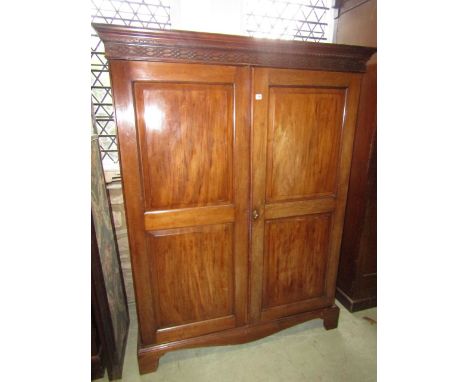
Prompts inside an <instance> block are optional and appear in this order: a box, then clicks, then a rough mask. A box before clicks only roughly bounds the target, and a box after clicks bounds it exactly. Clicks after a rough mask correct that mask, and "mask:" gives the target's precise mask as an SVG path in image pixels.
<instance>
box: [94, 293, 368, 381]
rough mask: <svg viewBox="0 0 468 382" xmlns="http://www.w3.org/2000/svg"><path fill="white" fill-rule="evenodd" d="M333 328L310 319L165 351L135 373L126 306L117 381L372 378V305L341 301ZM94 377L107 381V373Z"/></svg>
mask: <svg viewBox="0 0 468 382" xmlns="http://www.w3.org/2000/svg"><path fill="white" fill-rule="evenodd" d="M336 303H337V305H338V306H339V307H340V309H341V311H340V320H339V324H338V328H337V329H334V330H330V331H326V330H325V329H324V328H323V325H322V320H313V321H309V322H306V323H303V324H300V325H297V326H295V327H292V328H289V329H286V330H284V331H282V332H279V333H276V334H274V335H272V336H269V337H265V338H263V339H261V340H258V341H254V342H250V343H247V344H243V345H233V346H217V347H206V348H198V349H186V350H178V351H174V352H169V353H167V354H166V355H164V356H163V357H162V358H161V359H160V361H159V368H158V370H157V371H156V372H155V373H151V374H145V375H142V376H140V375H139V373H138V364H137V358H136V347H137V323H136V312H135V307H134V305H131V306H130V320H131V321H130V331H129V335H128V343H127V350H126V354H125V361H124V367H123V374H122V381H125V382H127V381H128V382H133V381H142V382H148V381H155V382H158V381H164V382H173V381H177V382H184V381H189V382H198V381H203V382H207V381H215V382H218V381H222V382H225V381H226V382H228V381H232V382H234V381H236V382H237V381H246V382H250V381H256V382H257V381H259V382H261V381H265V382H274V381H288V382H290V381H291V382H292V381H313V382H315V381H320V382H325V381H330V382H341V381H343V382H344V381H346V382H353V381H356V382H367V381H376V380H377V365H376V359H377V354H376V353H377V323H376V321H377V308H372V309H367V310H363V311H361V312H357V313H349V312H348V311H347V310H346V309H345V308H344V307H343V306H342V305H340V304H339V303H338V302H336ZM96 381H99V382H103V381H108V378H107V375H106V376H104V378H102V379H98V380H96Z"/></svg>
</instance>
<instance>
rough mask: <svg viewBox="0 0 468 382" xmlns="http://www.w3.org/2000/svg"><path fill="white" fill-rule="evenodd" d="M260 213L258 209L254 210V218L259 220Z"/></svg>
mask: <svg viewBox="0 0 468 382" xmlns="http://www.w3.org/2000/svg"><path fill="white" fill-rule="evenodd" d="M259 216H260V215H259V214H258V211H257V210H253V211H252V219H253V220H257V219H258V217H259Z"/></svg>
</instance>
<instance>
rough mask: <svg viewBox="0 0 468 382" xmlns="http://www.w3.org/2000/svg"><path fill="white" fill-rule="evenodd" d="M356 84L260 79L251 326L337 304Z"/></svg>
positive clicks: (296, 75) (342, 77) (271, 72)
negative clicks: (335, 295)
mask: <svg viewBox="0 0 468 382" xmlns="http://www.w3.org/2000/svg"><path fill="white" fill-rule="evenodd" d="M360 78H361V75H360V74H350V73H339V72H314V71H306V70H287V69H268V68H259V69H254V75H253V93H254V97H253V101H252V102H253V133H252V134H253V135H252V136H253V148H252V171H253V178H252V179H253V185H252V187H253V190H252V208H253V211H252V276H251V277H252V280H251V281H252V283H251V286H252V290H251V293H252V300H251V316H252V319H253V320H254V321H258V320H260V321H266V320H271V319H275V318H279V317H283V316H288V315H292V314H297V313H301V312H305V311H309V310H313V309H316V308H320V307H325V306H330V305H332V304H333V301H334V294H335V282H336V272H337V266H338V256H339V248H340V241H341V233H342V227H343V215H344V208H345V203H346V193H347V188H348V178H349V168H350V160H351V154H352V148H353V137H354V125H355V119H356V107H357V102H358V95H359V86H360Z"/></svg>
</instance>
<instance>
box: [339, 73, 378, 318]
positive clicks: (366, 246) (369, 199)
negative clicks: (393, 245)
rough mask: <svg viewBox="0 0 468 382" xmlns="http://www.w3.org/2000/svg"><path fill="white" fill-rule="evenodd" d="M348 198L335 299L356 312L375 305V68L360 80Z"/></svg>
mask: <svg viewBox="0 0 468 382" xmlns="http://www.w3.org/2000/svg"><path fill="white" fill-rule="evenodd" d="M348 199H349V202H348V205H347V208H346V216H345V222H344V229H343V244H342V246H341V257H340V268H339V273H338V280H337V293H336V297H337V299H338V300H339V301H340V302H341V303H342V304H343V305H344V306H345V307H346V308H347V309H349V310H350V311H357V310H361V309H366V308H370V307H373V306H376V305H377V65H369V68H368V72H367V73H366V74H365V75H364V78H363V83H362V91H361V99H360V103H359V113H358V121H357V125H356V139H355V143H354V149H353V161H352V167H351V176H350V182H349V196H348Z"/></svg>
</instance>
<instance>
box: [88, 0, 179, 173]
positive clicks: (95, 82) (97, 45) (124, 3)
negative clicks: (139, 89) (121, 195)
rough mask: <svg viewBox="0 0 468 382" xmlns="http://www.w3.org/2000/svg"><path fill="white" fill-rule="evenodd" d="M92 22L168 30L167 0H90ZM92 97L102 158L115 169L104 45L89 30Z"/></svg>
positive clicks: (107, 70)
mask: <svg viewBox="0 0 468 382" xmlns="http://www.w3.org/2000/svg"><path fill="white" fill-rule="evenodd" d="M91 6H92V12H91V21H92V22H94V23H105V24H117V25H127V26H133V27H140V28H150V29H170V28H171V16H170V0H91ZM91 99H92V104H93V112H94V116H95V121H96V128H97V130H98V131H97V134H98V135H99V147H100V149H101V159H102V162H103V166H104V168H105V169H118V161H119V156H118V149H117V136H116V126H115V117H114V106H113V103H112V92H111V88H110V78H109V66H108V63H107V60H106V58H105V56H104V44H103V43H102V41H101V40H100V39H99V37H98V36H97V35H96V32H95V31H94V30H93V29H92V31H91Z"/></svg>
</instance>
